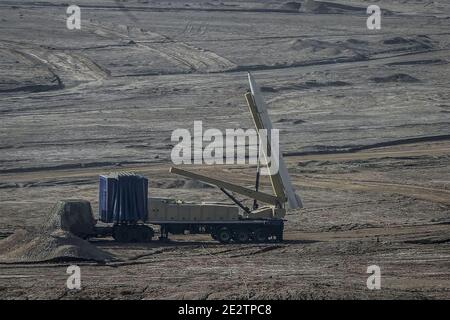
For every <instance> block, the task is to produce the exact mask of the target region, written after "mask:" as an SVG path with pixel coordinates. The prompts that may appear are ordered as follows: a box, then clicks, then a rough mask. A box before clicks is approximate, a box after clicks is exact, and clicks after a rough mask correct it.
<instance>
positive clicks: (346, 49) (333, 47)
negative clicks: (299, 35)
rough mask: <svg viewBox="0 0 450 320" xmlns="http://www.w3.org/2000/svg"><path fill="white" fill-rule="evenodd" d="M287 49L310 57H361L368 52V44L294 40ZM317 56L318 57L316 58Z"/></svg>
mask: <svg viewBox="0 0 450 320" xmlns="http://www.w3.org/2000/svg"><path fill="white" fill-rule="evenodd" d="M289 47H290V48H291V49H293V50H296V51H300V53H302V54H304V55H311V56H312V57H322V56H323V57H328V58H330V57H337V56H350V57H351V56H361V55H365V54H367V52H368V43H367V42H363V41H358V40H355V39H349V40H347V41H337V42H330V41H321V40H314V39H295V40H292V41H290V42H289ZM318 54H319V56H318Z"/></svg>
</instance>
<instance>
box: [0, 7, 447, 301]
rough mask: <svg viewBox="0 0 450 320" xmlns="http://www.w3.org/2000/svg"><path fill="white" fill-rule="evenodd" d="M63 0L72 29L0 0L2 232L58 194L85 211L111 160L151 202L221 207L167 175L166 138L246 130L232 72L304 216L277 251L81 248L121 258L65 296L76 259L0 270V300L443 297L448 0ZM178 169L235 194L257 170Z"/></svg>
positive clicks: (40, 217) (185, 242)
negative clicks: (73, 16)
mask: <svg viewBox="0 0 450 320" xmlns="http://www.w3.org/2000/svg"><path fill="white" fill-rule="evenodd" d="M76 4H78V5H79V6H80V7H81V15H82V16H81V17H82V22H81V30H68V29H67V28H66V13H65V10H66V8H67V4H66V3H65V2H62V1H39V2H34V1H22V0H20V1H0V235H1V237H3V238H5V237H7V236H8V235H10V234H11V233H12V232H14V231H15V230H17V229H20V228H39V226H40V225H42V224H43V223H45V219H46V216H47V213H48V212H49V210H50V208H51V207H52V206H53V204H54V203H55V202H56V201H57V200H59V199H67V198H81V199H86V200H89V201H91V203H92V207H93V209H94V212H96V210H97V193H98V187H97V183H98V176H99V175H100V174H104V173H108V172H111V171H120V170H126V171H135V172H138V173H142V174H144V175H145V176H147V177H148V178H149V182H150V187H151V188H150V194H151V196H155V197H160V196H161V197H171V198H176V199H182V200H185V201H228V200H227V198H226V197H225V196H224V195H223V194H222V193H221V192H220V191H219V190H216V189H214V188H209V187H206V186H202V185H198V184H190V183H188V182H187V180H185V179H183V178H180V177H178V176H174V175H171V174H170V173H169V172H168V169H169V167H170V166H171V165H172V163H171V160H170V152H171V150H172V147H173V145H174V143H175V142H172V141H171V134H172V131H173V130H174V129H177V128H186V129H189V130H193V122H194V120H196V121H198V120H202V121H203V126H204V129H207V128H218V129H221V130H222V129H226V128H251V127H252V126H253V123H252V120H251V117H250V114H249V113H248V110H247V107H246V104H245V100H244V96H243V95H244V93H245V92H246V90H247V89H248V84H247V79H246V72H247V71H251V72H253V75H254V77H255V78H256V79H257V81H258V83H259V84H260V85H261V87H262V91H263V94H264V96H265V99H266V101H267V103H268V106H269V114H270V116H271V118H272V121H273V122H274V126H275V127H277V128H278V129H280V142H281V145H282V148H283V151H284V154H285V160H286V163H287V166H288V169H289V172H290V174H291V177H292V180H293V183H294V185H295V186H296V189H297V190H298V192H299V194H300V195H301V197H302V200H303V203H304V208H303V209H301V210H294V211H289V212H288V215H287V217H286V219H287V221H286V223H285V225H286V228H285V230H286V232H285V241H284V242H283V243H277V244H249V245H242V244H230V245H222V244H218V243H216V242H214V241H213V240H211V239H210V237H209V236H193V235H185V236H173V237H172V241H171V242H169V243H159V242H157V241H155V242H152V243H150V244H118V243H116V242H114V241H113V240H112V239H110V238H104V239H94V240H91V242H92V244H94V245H95V246H96V247H97V248H100V249H102V250H104V251H106V252H108V253H109V254H111V255H113V256H114V257H115V258H116V259H115V260H114V261H111V262H107V263H95V262H89V261H79V262H77V264H78V265H79V266H80V267H81V272H82V290H79V291H77V290H75V291H73V290H68V289H67V288H66V280H67V277H68V275H67V274H66V268H67V266H68V265H69V264H71V263H67V262H42V263H2V264H0V298H2V299H79V298H83V299H85V298H92V299H116V298H120V299H161V298H163V299H164V298H174V299H181V298H190V299H223V298H231V299H235V298H241V299H258V298H259V299H262V298H264V299H341V298H350V299H386V298H400V299H406V298H412V299H449V298H450V215H449V214H450V170H449V169H450V90H449V89H450V64H449V61H450V56H449V53H450V3H448V1H443V0H442V1H422V0H414V1H412V0H411V1H409V0H402V1H397V0H394V1H391V0H390V1H387V0H377V1H343V0H342V1H329V2H315V3H313V2H311V1H296V2H287V1H277V0H273V1H267V0H264V1H254V2H252V1H218V0H211V1H196V0H194V1H182V0H173V1H165V0H163V1H158V2H156V1H137V0H124V1H106V0H94V1H88V0H77V1H76ZM370 4H377V5H379V6H380V7H381V9H382V11H383V16H382V27H381V30H368V29H367V27H366V19H367V17H368V15H367V14H366V8H367V6H368V5H370ZM191 169H192V170H198V171H200V172H203V173H206V174H209V175H213V176H216V177H221V178H223V179H226V180H228V181H232V182H235V183H237V184H240V185H243V186H248V187H252V186H253V185H254V180H255V170H256V169H255V167H253V166H246V165H240V166H237V165H233V166H216V167H208V166H201V167H192V168H191ZM263 189H264V190H265V191H267V192H270V188H269V184H268V181H266V180H264V181H263ZM370 265H378V266H379V267H380V268H381V289H380V290H369V289H368V288H367V286H366V280H367V277H368V276H369V274H367V273H366V271H367V267H368V266H370Z"/></svg>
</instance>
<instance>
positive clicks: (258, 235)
mask: <svg viewBox="0 0 450 320" xmlns="http://www.w3.org/2000/svg"><path fill="white" fill-rule="evenodd" d="M268 238H269V235H268V233H267V231H266V230H264V229H256V230H255V232H254V233H253V240H254V241H255V242H258V243H263V242H267V241H268Z"/></svg>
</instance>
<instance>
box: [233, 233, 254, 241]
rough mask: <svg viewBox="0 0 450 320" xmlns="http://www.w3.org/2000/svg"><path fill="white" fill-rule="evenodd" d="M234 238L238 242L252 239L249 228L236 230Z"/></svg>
mask: <svg viewBox="0 0 450 320" xmlns="http://www.w3.org/2000/svg"><path fill="white" fill-rule="evenodd" d="M233 240H234V241H236V242H238V243H247V242H249V241H250V235H249V233H248V231H247V230H236V231H235V232H234V235H233Z"/></svg>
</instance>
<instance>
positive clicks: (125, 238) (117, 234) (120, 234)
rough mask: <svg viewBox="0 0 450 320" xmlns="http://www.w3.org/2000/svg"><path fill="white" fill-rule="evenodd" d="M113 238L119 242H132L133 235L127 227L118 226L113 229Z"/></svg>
mask: <svg viewBox="0 0 450 320" xmlns="http://www.w3.org/2000/svg"><path fill="white" fill-rule="evenodd" d="M113 238H114V240H116V241H117V242H130V241H131V237H130V234H129V232H128V229H127V228H126V227H121V226H117V227H114V229H113Z"/></svg>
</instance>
